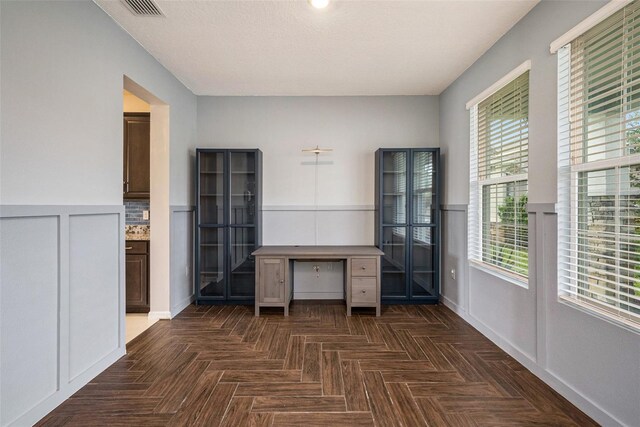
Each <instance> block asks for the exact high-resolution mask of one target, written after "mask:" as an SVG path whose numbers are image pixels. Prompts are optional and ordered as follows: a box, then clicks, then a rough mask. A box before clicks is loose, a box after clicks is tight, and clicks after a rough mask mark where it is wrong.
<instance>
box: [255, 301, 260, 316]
mask: <svg viewBox="0 0 640 427" xmlns="http://www.w3.org/2000/svg"><path fill="white" fill-rule="evenodd" d="M259 316H260V306H259V305H258V303H256V317H259Z"/></svg>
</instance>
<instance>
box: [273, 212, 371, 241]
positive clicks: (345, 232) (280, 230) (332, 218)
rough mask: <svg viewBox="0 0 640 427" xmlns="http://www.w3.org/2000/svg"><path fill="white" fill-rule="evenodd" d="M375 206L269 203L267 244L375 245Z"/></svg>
mask: <svg viewBox="0 0 640 427" xmlns="http://www.w3.org/2000/svg"><path fill="white" fill-rule="evenodd" d="M373 209H374V208H373V206H319V207H317V208H316V207H313V206H265V207H264V209H263V212H262V217H263V234H262V237H263V238H262V243H263V244H264V245H373V243H374V242H373V237H374V236H373V231H374V227H375V224H374V210H373Z"/></svg>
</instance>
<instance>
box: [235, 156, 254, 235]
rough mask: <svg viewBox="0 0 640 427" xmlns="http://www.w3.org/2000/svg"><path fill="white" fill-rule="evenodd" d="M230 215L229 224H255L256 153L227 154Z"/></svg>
mask: <svg viewBox="0 0 640 427" xmlns="http://www.w3.org/2000/svg"><path fill="white" fill-rule="evenodd" d="M229 173H230V178H229V179H230V189H231V192H230V216H229V224H241V225H247V224H255V218H256V153H255V152H234V151H232V152H231V153H230V154H229Z"/></svg>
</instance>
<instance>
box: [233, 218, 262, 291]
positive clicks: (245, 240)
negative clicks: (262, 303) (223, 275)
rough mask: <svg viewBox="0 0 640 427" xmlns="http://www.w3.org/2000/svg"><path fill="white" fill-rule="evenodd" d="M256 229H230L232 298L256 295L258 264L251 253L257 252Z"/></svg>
mask: <svg viewBox="0 0 640 427" xmlns="http://www.w3.org/2000/svg"><path fill="white" fill-rule="evenodd" d="M255 234H256V229H255V227H231V228H229V241H230V251H231V253H230V259H231V270H230V278H229V279H230V282H229V296H230V297H231V298H252V297H253V296H254V294H255V287H256V282H255V268H256V265H255V264H256V262H255V258H254V257H253V255H251V252H253V251H255V250H256V235H255Z"/></svg>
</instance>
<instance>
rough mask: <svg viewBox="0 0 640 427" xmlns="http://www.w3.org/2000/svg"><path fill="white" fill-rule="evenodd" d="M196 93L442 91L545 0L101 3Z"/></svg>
mask: <svg viewBox="0 0 640 427" xmlns="http://www.w3.org/2000/svg"><path fill="white" fill-rule="evenodd" d="M94 1H95V2H96V3H97V4H98V5H99V6H100V7H101V8H102V9H103V10H104V11H106V12H107V13H108V14H109V15H110V16H111V17H113V19H114V20H115V21H116V22H117V23H118V24H120V25H121V26H122V27H123V28H124V29H125V30H126V31H127V32H129V34H131V35H132V36H133V37H134V38H135V39H136V40H137V41H138V42H139V43H140V44H141V45H142V46H143V47H144V48H145V49H146V50H147V51H149V52H150V53H151V54H152V55H153V56H154V57H156V58H157V59H158V61H160V63H162V64H163V65H164V66H165V67H166V68H167V69H168V70H169V71H171V72H172V73H173V74H174V75H175V76H176V77H177V78H178V79H180V81H182V82H183V83H184V84H185V85H186V86H187V87H188V88H190V89H191V90H192V91H193V92H194V93H195V94H197V95H321V96H322V95H325V96H328V95H437V94H439V93H440V92H442V91H443V90H444V89H445V88H446V87H447V86H448V85H449V84H450V83H451V82H453V81H454V80H455V79H456V78H457V77H458V76H459V75H460V74H462V72H463V71H464V70H465V69H466V68H467V67H469V66H470V65H471V64H473V62H474V61H475V60H476V59H478V58H479V57H480V56H481V55H482V54H483V53H484V52H485V51H486V50H487V49H489V48H490V47H491V46H492V45H493V44H494V43H495V42H496V41H497V40H498V39H499V38H500V37H501V36H502V35H503V34H505V33H506V32H507V31H508V30H509V29H510V28H511V27H512V26H513V25H514V24H515V23H516V22H517V21H518V20H519V19H520V18H522V17H523V16H524V15H526V13H527V12H529V10H531V8H533V6H535V4H536V3H537V2H538V0H520V1H517V0H475V1H474V0H467V1H452V0H440V1H398V0H393V1H392V0H389V1H344V0H342V1H341V0H332V2H331V3H330V4H329V7H327V8H326V9H324V10H316V9H313V8H312V7H311V6H310V5H309V3H308V2H307V1H306V0H298V1H202V0H201V1H192V0H171V1H164V0H159V1H157V4H158V5H159V6H160V8H161V9H162V10H163V12H164V13H165V15H166V18H156V17H137V16H134V15H133V14H132V13H131V12H130V11H129V9H128V8H127V7H126V6H125V5H124V4H122V2H121V1H119V0H94Z"/></svg>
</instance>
